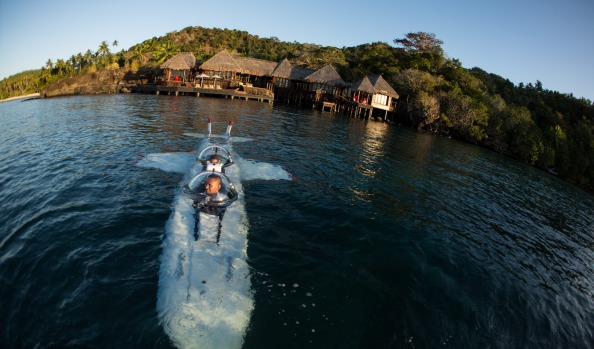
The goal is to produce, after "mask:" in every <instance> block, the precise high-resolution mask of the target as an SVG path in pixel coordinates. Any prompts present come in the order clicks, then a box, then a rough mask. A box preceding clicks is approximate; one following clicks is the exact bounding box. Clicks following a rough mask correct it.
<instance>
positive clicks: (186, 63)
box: [160, 52, 199, 85]
mask: <svg viewBox="0 0 594 349" xmlns="http://www.w3.org/2000/svg"><path fill="white" fill-rule="evenodd" d="M198 64H199V63H198V61H197V60H196V57H195V56H194V54H192V53H191V52H182V53H179V54H177V55H175V56H173V57H171V58H170V59H168V60H167V61H166V62H165V63H163V64H161V65H160V68H161V69H163V70H164V73H163V81H164V82H165V83H166V84H170V83H172V84H179V85H181V84H185V83H186V82H188V81H190V80H192V77H193V74H194V73H195V71H196V67H197V66H198Z"/></svg>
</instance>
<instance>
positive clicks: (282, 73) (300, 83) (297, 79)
mask: <svg viewBox="0 0 594 349" xmlns="http://www.w3.org/2000/svg"><path fill="white" fill-rule="evenodd" d="M314 72H315V70H313V69H308V68H302V67H297V66H293V65H291V63H290V62H289V60H288V59H286V58H285V59H283V60H282V61H280V62H278V63H277V64H276V67H275V68H274V70H273V72H272V77H273V82H274V85H275V86H276V87H277V88H291V89H294V90H308V87H309V84H308V83H306V82H305V78H306V77H307V76H309V75H311V74H313V73H314Z"/></svg>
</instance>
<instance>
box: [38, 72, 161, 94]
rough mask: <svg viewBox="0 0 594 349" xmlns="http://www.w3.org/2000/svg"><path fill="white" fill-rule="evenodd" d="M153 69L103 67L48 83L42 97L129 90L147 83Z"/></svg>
mask: <svg viewBox="0 0 594 349" xmlns="http://www.w3.org/2000/svg"><path fill="white" fill-rule="evenodd" d="M154 73H155V72H153V71H131V70H127V69H103V70H100V71H97V72H92V73H87V74H84V75H77V76H73V77H70V78H65V79H61V80H59V81H56V82H54V83H51V84H49V85H47V86H46V87H45V88H44V89H43V90H42V91H41V93H40V96H41V97H42V98H49V97H57V96H68V95H93V94H108V93H120V92H128V91H129V89H130V87H132V86H136V85H139V84H143V83H147V82H148V80H150V79H152V78H153V76H154Z"/></svg>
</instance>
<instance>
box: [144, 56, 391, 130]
mask: <svg viewBox="0 0 594 349" xmlns="http://www.w3.org/2000/svg"><path fill="white" fill-rule="evenodd" d="M160 67H161V69H163V77H162V79H161V80H159V81H157V84H156V86H155V89H156V91H157V93H159V92H166V93H172V92H174V93H175V94H176V95H177V94H178V93H184V94H195V95H196V96H200V95H201V94H202V95H222V96H225V97H231V98H235V97H237V98H245V99H249V98H253V99H258V100H263V101H268V102H270V103H271V102H272V101H273V100H274V101H277V102H280V103H286V104H292V105H301V106H308V107H313V108H321V109H323V110H330V111H333V112H340V113H344V114H347V115H353V116H359V117H366V118H367V117H372V116H373V117H380V118H383V119H384V120H385V119H387V117H388V113H391V112H393V111H394V108H395V106H396V100H397V99H398V93H396V91H394V89H393V88H392V87H391V86H390V84H388V82H387V81H386V80H385V79H384V78H383V77H382V76H381V75H369V76H365V77H364V78H363V79H361V80H359V81H357V82H356V83H354V84H353V83H348V82H345V81H344V80H343V79H342V77H341V76H340V75H339V74H338V72H337V71H336V69H335V68H334V67H333V66H332V65H326V66H324V67H322V68H320V69H318V70H314V69H309V68H304V67H298V66H293V65H292V64H291V63H290V62H289V60H288V59H286V58H285V59H283V60H282V61H280V62H278V63H276V62H271V61H266V60H262V59H256V58H249V57H240V56H237V55H232V54H230V53H229V52H227V51H226V50H223V51H221V52H219V53H217V54H216V55H214V56H213V57H211V58H210V59H208V60H207V61H206V62H203V63H201V64H200V63H199V62H197V61H196V58H195V56H194V55H193V54H192V53H189V52H184V53H180V54H178V55H176V56H174V57H172V58H171V59H169V60H168V61H166V62H165V63H163V64H162V65H161V66H160ZM149 91H150V90H149ZM139 92H147V89H146V88H142V89H140V91H139ZM374 109H375V110H376V112H375V113H374ZM379 112H381V114H380V113H379Z"/></svg>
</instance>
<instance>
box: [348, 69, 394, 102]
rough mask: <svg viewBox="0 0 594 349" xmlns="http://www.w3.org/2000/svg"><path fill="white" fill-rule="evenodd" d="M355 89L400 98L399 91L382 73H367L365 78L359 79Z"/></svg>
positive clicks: (354, 86) (353, 87)
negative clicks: (397, 91)
mask: <svg viewBox="0 0 594 349" xmlns="http://www.w3.org/2000/svg"><path fill="white" fill-rule="evenodd" d="M352 89H353V91H362V92H367V93H371V94H374V93H379V94H383V95H386V96H390V97H394V98H399V97H400V96H398V93H396V91H395V90H394V89H393V88H392V86H390V84H388V82H387V81H386V80H385V79H384V78H383V77H382V76H381V75H377V74H375V75H366V76H365V77H364V78H363V79H361V80H359V81H357V82H356V83H354V84H353V86H352Z"/></svg>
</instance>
